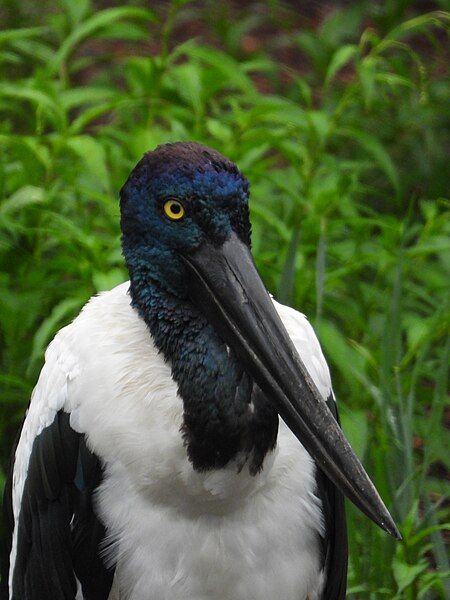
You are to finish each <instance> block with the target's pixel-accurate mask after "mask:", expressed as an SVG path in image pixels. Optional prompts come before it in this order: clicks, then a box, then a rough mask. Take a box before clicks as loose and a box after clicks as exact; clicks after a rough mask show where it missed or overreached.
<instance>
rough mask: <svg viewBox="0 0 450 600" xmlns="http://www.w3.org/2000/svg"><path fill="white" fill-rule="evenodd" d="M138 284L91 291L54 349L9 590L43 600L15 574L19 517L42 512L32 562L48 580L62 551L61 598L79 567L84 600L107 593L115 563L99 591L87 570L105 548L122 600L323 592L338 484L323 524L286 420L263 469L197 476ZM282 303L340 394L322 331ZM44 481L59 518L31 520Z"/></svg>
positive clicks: (303, 353) (238, 467)
mask: <svg viewBox="0 0 450 600" xmlns="http://www.w3.org/2000/svg"><path fill="white" fill-rule="evenodd" d="M128 285H129V284H128V283H124V284H122V285H120V286H118V287H117V288H115V289H114V290H111V291H110V292H106V293H103V294H101V295H100V296H98V297H95V298H93V299H91V301H90V302H89V303H88V304H87V305H86V307H85V308H84V309H83V311H82V312H81V313H80V315H79V316H78V317H77V319H75V321H74V322H73V323H72V324H71V325H69V326H68V327H66V328H64V329H62V330H61V331H60V332H59V333H58V335H57V336H56V338H55V340H54V341H53V342H52V343H51V344H50V346H49V348H48V350H47V353H46V363H45V366H44V368H43V370H42V373H41V376H40V378H39V382H38V384H37V386H36V389H35V390H34V392H33V397H32V400H31V403H30V408H29V411H28V414H27V417H26V420H25V423H24V428H23V431H22V435H21V438H20V441H19V444H18V447H17V451H16V455H15V467H14V475H13V483H12V508H13V511H12V513H13V519H14V533H13V542H12V550H11V554H10V560H11V569H10V578H9V586H10V590H11V591H12V595H11V597H12V598H14V597H20V598H21V600H28V598H33V599H34V598H35V597H36V596H33V595H32V592H31V591H30V592H27V593H29V594H31V595H29V596H27V595H20V596H17V594H16V590H15V586H20V585H25V583H23V582H20V581H19V576H17V577H16V575H14V577H13V573H19V572H21V570H23V569H22V567H20V566H18V565H22V563H23V560H24V559H23V556H24V552H25V553H26V552H27V551H26V550H25V547H24V545H23V544H24V543H25V542H22V534H21V522H22V521H25V519H30V518H31V520H30V521H27V522H26V524H27V527H26V531H27V532H28V531H29V528H31V529H32V531H33V534H32V541H33V543H35V544H36V545H35V547H34V548H33V549H32V551H31V552H32V556H33V566H34V567H35V569H36V573H37V574H39V576H42V577H44V580H45V581H47V584H48V579H46V568H47V567H46V565H45V564H44V563H45V562H46V561H48V560H51V557H52V556H53V557H54V558H55V564H54V566H52V577H53V576H54V577H55V578H60V580H61V581H64V586H62V588H63V589H64V593H66V594H67V595H66V596H61V597H63V598H66V597H67V598H72V597H74V596H75V594H76V589H75V588H76V579H75V578H73V579H71V577H70V571H71V564H72V568H73V573H76V575H77V578H78V579H79V581H81V583H82V585H83V582H84V587H83V593H84V595H85V598H101V597H103V596H100V595H98V596H96V595H95V594H96V593H104V592H105V589H106V588H107V586H108V582H109V584H110V579H108V578H110V577H112V571H111V570H107V569H105V574H104V582H105V585H104V586H103V587H102V590H101V592H97V591H95V590H94V588H92V587H91V588H90V587H89V586H92V585H93V578H92V577H91V578H90V577H89V574H88V573H87V571H89V564H91V565H94V564H95V569H100V568H103V563H102V559H101V558H99V553H98V552H97V553H95V552H94V554H93V555H92V556H91V557H90V559H89V560H88V559H87V557H88V556H90V555H89V553H87V552H86V548H87V547H90V548H94V547H95V548H98V547H99V546H101V548H102V550H101V552H102V553H103V554H102V556H103V555H104V556H105V560H106V561H107V565H108V566H110V567H113V566H116V572H115V577H114V583H113V589H112V590H111V596H110V597H111V598H114V599H115V600H117V599H119V598H120V600H127V599H130V600H131V599H132V600H144V599H145V600H147V599H148V598H149V594H151V596H150V597H154V598H158V600H164V599H167V600H169V599H170V600H177V599H180V600H181V599H183V600H194V599H195V600H200V599H205V600H206V599H208V600H213V599H216V598H217V599H220V600H240V599H242V600H244V599H245V600H248V599H250V598H251V599H254V600H266V599H269V598H275V597H277V598H282V599H283V600H306V598H308V599H309V600H314V599H318V598H320V597H321V590H322V587H323V584H324V580H325V574H324V571H323V566H324V562H325V572H326V574H328V577H329V573H330V572H331V570H332V569H333V564H331V563H330V559H329V557H330V556H336V553H335V552H334V553H333V552H331V553H330V550H329V549H328V550H327V549H326V548H325V550H324V546H323V544H322V543H321V539H325V538H326V533H327V532H326V531H325V527H327V528H328V527H330V523H331V521H330V516H331V515H334V516H336V515H337V514H338V513H337V512H335V508H334V504H333V503H334V502H335V497H334V496H333V494H332V493H331V492H330V490H331V488H330V487H329V486H330V485H331V484H329V482H328V483H327V482H325V486H324V485H319V492H320V495H321V496H322V495H323V494H325V495H324V503H323V506H324V508H325V511H326V514H325V518H324V514H323V513H322V510H321V501H320V499H319V498H318V496H317V491H318V488H317V483H316V472H315V466H314V463H313V461H312V459H311V457H310V456H309V454H308V453H307V452H306V451H305V449H304V448H303V447H302V445H301V444H300V443H299V442H298V440H297V439H296V438H295V437H294V435H293V434H292V433H291V432H290V430H289V429H288V428H287V427H286V426H285V425H284V423H283V422H282V421H281V420H280V426H279V433H278V440H277V446H276V449H275V450H274V451H273V452H271V453H269V454H268V455H267V457H266V459H265V461H264V465H263V468H262V470H261V471H260V472H259V473H258V474H257V475H252V474H251V473H250V471H249V465H248V464H244V465H243V466H242V464H237V463H238V462H239V461H234V462H233V463H232V464H229V465H227V466H226V467H225V468H224V469H220V470H213V471H207V472H197V471H194V470H193V469H192V465H191V464H190V462H189V460H188V458H187V455H186V449H185V448H184V446H183V440H182V437H181V435H180V428H181V426H182V419H183V407H182V401H181V399H180V398H179V396H178V394H177V386H176V384H175V382H174V381H173V378H172V375H171V369H170V365H169V364H167V363H166V362H165V361H164V359H163V357H162V355H161V354H160V353H159V352H158V351H157V349H156V348H155V346H154V344H153V342H152V339H151V336H150V334H149V331H148V329H147V327H146V326H145V324H144V322H143V321H142V320H141V319H140V318H139V317H138V315H137V312H136V311H135V310H134V309H133V308H131V306H130V298H129V296H128V294H127V290H128ZM275 306H276V308H277V310H278V312H279V314H280V316H281V318H282V320H283V322H284V324H285V326H286V328H287V330H288V333H289V334H290V336H291V338H292V340H293V342H294V344H295V346H296V348H297V350H298V352H299V354H300V357H301V358H302V360H303V362H304V364H305V366H306V368H307V369H308V371H309V373H310V375H311V377H312V378H313V379H314V381H315V383H316V385H317V388H318V390H319V392H320V393H321V394H322V396H323V397H324V398H328V397H329V396H330V394H331V382H330V375H329V371H328V367H327V365H326V362H325V360H324V358H323V355H322V351H321V349H320V345H319V343H318V341H317V338H316V336H315V334H314V331H313V329H312V327H311V326H310V324H309V323H308V321H307V319H306V317H304V316H303V315H301V314H300V313H298V312H296V311H294V310H293V309H290V308H287V307H284V306H282V305H279V304H277V303H275ZM60 411H63V412H60ZM63 421H64V424H65V426H67V428H68V429H67V431H68V432H67V431H66V434H65V435H64V436H63V438H62V437H61V435H58V432H59V434H60V433H61V426H59V430H58V431H57V432H55V431H53V429H52V428H53V424H54V423H55V422H57V423H60V424H61V423H62V422H63ZM47 431H48V432H47ZM35 440H41V441H40V442H36V441H35ZM44 441H45V443H44ZM74 457H76V462H75V464H74ZM83 457H84V458H83ZM100 465H103V466H104V469H103V471H102V469H101V467H100ZM36 478H37V479H36ZM32 482H34V483H33V485H35V486H37V487H39V489H40V495H41V496H42V497H43V498H45V502H46V503H47V504H48V505H53V504H55V503H56V505H57V510H56V512H55V514H54V515H53V514H50V513H49V512H47V513H46V519H44V518H43V517H42V518H41V516H40V513H39V519H36V518H33V517H35V515H36V505H35V502H36V500H35V499H34V498H33V495H32V494H31V495H30V494H29V493H28V488H29V487H30V486H32ZM327 486H328V487H327ZM94 489H96V491H95V493H93V490H94ZM30 515H31V517H30ZM327 515H328V516H327ZM68 518H69V525H70V523H72V531H71V530H70V527H69V530H67V520H68ZM53 519H54V520H53ZM102 523H104V525H105V527H106V535H104V530H103V525H102ZM55 526H56V527H57V529H58V531H53V529H54V528H55ZM45 527H47V528H48V530H49V531H52V533H53V535H52V536H51V541H52V544H53V543H55V544H57V545H59V546H61V545H64V544H65V543H67V539H66V537H65V536H67V535H70V545H73V547H74V549H75V556H76V557H78V558H75V560H74V559H73V557H71V556H67V555H66V554H65V553H64V552H62V553H61V554H60V555H58V557H55V556H54V553H55V548H56V546H52V545H51V546H50V547H49V546H47V545H46V544H47V543H49V542H50V540H47V541H46V540H44V541H43V538H42V531H43V528H45ZM74 532H75V533H74ZM27 535H29V534H28V533H27ZM86 536H87V537H86ZM104 537H105V540H104V541H103V542H102V541H101V540H102V538H104ZM23 539H25V538H23ZM87 539H88V542H87V541H86V540H87ZM339 539H340V540H341V541H342V539H343V538H339ZM35 540H36V541H35ZM92 540H94V541H92ZM44 542H45V543H44ZM27 543H28V542H27ZM345 552H346V548H345ZM35 555H36V556H35ZM29 556H30V555H29ZM28 560H29V558H28ZM71 560H72V563H71V562H70V561H71ZM94 560H97V563H94V562H92V561H94ZM333 560H335V559H333ZM341 563H342V561H341ZM341 563H339V564H337V566H338V568H339V569H340V570H341V576H340V579H341V581H343V580H344V579H345V572H344V565H343V564H341ZM345 564H346V561H345ZM18 569H19V570H18ZM68 574H69V575H68ZM25 581H26V579H25ZM89 581H90V583H89ZM74 586H75V587H74ZM17 589H19V588H17ZM21 589H23V588H21ZM74 590H75V591H74ZM89 590H91V591H89ZM92 590H94V591H92ZM46 593H47V591H46ZM70 594H72V596H71V595H70ZM41 597H52V598H53V597H55V598H57V597H58V596H52V595H51V594H50V595H48V594H47V595H46V596H45V595H44V596H41ZM343 597H344V596H342V595H341V596H339V595H335V596H330V598H336V599H338V598H343ZM326 598H327V600H328V596H326Z"/></svg>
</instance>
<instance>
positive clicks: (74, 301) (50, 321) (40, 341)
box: [27, 298, 85, 374]
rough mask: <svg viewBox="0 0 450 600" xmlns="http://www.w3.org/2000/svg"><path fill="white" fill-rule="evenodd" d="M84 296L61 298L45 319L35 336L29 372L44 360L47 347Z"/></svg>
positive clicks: (80, 303)
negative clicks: (38, 362)
mask: <svg viewBox="0 0 450 600" xmlns="http://www.w3.org/2000/svg"><path fill="white" fill-rule="evenodd" d="M84 301H85V299H84V298H66V299H65V300H61V302H59V303H58V304H57V305H56V306H55V307H54V308H53V310H52V312H51V314H50V316H48V317H47V318H46V319H44V320H43V322H42V323H41V325H40V327H39V328H38V330H37V331H36V333H35V335H34V337H33V345H32V351H31V356H30V360H29V363H28V370H27V373H28V374H30V373H31V372H32V371H33V368H34V366H35V364H36V362H37V361H40V360H42V357H43V356H44V351H45V348H46V347H47V345H48V343H49V342H50V340H51V338H52V336H53V335H54V334H55V333H56V331H57V330H58V328H59V327H60V326H61V324H62V322H64V321H67V319H68V318H70V317H71V316H72V315H74V313H75V312H76V311H77V309H79V308H80V307H81V306H82V305H83V303H84Z"/></svg>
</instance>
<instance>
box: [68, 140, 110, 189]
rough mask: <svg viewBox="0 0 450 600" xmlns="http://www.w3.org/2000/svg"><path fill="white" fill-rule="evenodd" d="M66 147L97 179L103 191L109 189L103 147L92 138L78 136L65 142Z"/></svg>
mask: <svg viewBox="0 0 450 600" xmlns="http://www.w3.org/2000/svg"><path fill="white" fill-rule="evenodd" d="M66 144H67V146H68V147H69V148H70V149H71V150H73V151H74V152H75V153H76V154H77V155H78V156H79V158H80V159H81V160H82V161H83V162H84V164H85V165H86V167H87V169H88V170H89V171H90V172H91V173H92V174H93V175H94V177H95V178H97V179H98V180H99V181H100V183H101V184H102V187H103V188H104V189H109V186H110V182H109V173H108V168H107V166H106V156H105V151H104V149H103V146H102V145H101V144H100V143H99V142H97V140H95V139H94V138H93V137H90V136H88V135H79V136H75V137H72V138H70V139H68V140H67V142H66Z"/></svg>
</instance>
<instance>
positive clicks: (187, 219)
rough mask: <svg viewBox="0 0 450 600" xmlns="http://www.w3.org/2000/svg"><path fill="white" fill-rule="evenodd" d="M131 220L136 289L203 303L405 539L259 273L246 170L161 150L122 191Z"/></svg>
mask: <svg viewBox="0 0 450 600" xmlns="http://www.w3.org/2000/svg"><path fill="white" fill-rule="evenodd" d="M121 214H122V218H121V225H122V234H123V238H122V239H123V248H124V255H125V259H126V262H127V266H128V269H129V271H130V278H131V282H132V286H133V285H137V286H143V285H144V286H145V285H157V286H159V288H161V289H163V290H164V291H165V293H168V294H170V295H171V297H172V298H175V299H179V300H180V301H183V302H186V301H187V302H191V303H192V304H194V305H195V307H196V308H197V309H198V310H199V311H200V312H201V313H203V316H204V317H206V319H207V320H208V321H209V323H210V324H211V325H212V327H213V328H214V329H215V331H216V332H217V334H218V336H219V337H220V338H221V339H222V340H223V342H225V343H226V344H227V345H228V346H229V347H230V348H232V350H233V351H234V353H235V355H236V356H237V357H239V359H240V361H241V363H242V365H243V366H244V369H245V370H246V372H247V373H248V375H249V376H251V377H252V378H253V380H254V382H255V383H256V384H257V385H258V386H259V388H261V390H262V391H263V392H264V393H265V395H266V397H267V399H268V400H269V401H271V402H272V403H273V405H274V407H275V408H276V410H277V411H278V413H279V415H280V416H281V417H282V418H283V420H284V421H285V422H286V424H287V425H288V426H289V428H290V429H291V430H292V432H293V433H294V435H295V436H296V437H297V438H298V440H299V441H300V442H301V443H302V444H303V446H304V447H305V448H306V450H307V451H308V452H309V453H310V455H311V456H312V457H313V458H314V460H315V461H316V464H317V465H318V467H319V468H320V469H322V471H323V472H324V473H325V474H326V475H327V476H328V477H329V479H331V481H333V483H334V484H335V485H336V486H337V488H339V489H340V490H341V491H342V492H343V493H344V494H345V495H346V496H347V497H348V498H349V499H350V500H352V501H353V502H354V503H355V504H356V506H358V508H360V509H361V510H362V511H363V512H364V513H365V514H366V515H368V516H369V517H370V518H371V519H372V520H373V521H374V522H375V523H377V524H378V525H379V526H380V527H382V528H383V529H385V530H386V531H387V532H389V533H391V534H392V535H394V536H395V537H399V533H398V531H397V528H396V526H395V524H394V522H393V520H392V517H391V516H390V514H389V512H388V510H387V509H386V507H385V506H384V504H383V501H382V500H381V498H380V496H379V495H378V492H377V491H376V489H375V487H374V485H373V484H372V482H371V481H370V479H369V477H368V475H367V473H366V472H365V470H364V468H363V466H362V465H361V463H360V461H359V460H358V458H357V457H356V455H355V454H354V452H353V450H352V448H351V447H350V445H349V443H348V442H347V440H346V438H345V437H344V435H343V433H342V430H341V429H340V427H339V425H338V423H337V422H336V420H335V418H334V417H333V415H332V413H331V411H330V410H329V408H328V406H327V403H326V401H325V399H324V398H322V397H321V395H320V393H319V392H318V390H317V388H316V386H315V384H314V382H313V380H312V379H311V377H310V376H309V374H308V372H307V370H306V368H305V366H304V364H303V363H302V361H301V359H300V357H299V355H298V353H297V351H296V349H295V347H294V345H293V343H292V341H291V340H290V338H289V335H288V333H287V331H286V329H285V328H284V325H283V323H282V321H281V320H280V317H279V316H278V313H277V311H276V310H275V308H274V305H273V303H272V300H271V298H270V296H269V294H268V293H267V290H266V289H265V287H264V284H263V283H262V281H261V279H260V277H259V275H258V272H257V270H256V268H255V265H254V262H253V259H252V256H251V252H250V223H249V217H248V183H247V181H246V179H245V178H244V177H243V176H242V175H241V174H240V172H239V171H238V169H237V167H236V166H235V165H234V164H233V163H232V162H230V161H229V160H227V159H226V158H224V157H223V156H221V155H220V154H219V153H218V152H216V151H214V150H211V149H209V148H206V147H204V146H201V145H200V144H195V143H177V144H166V145H163V146H160V147H158V148H157V149H156V150H154V151H153V152H149V153H147V154H146V155H145V156H144V158H143V159H142V160H141V161H140V162H139V163H138V165H137V166H136V168H135V169H134V170H133V172H132V173H131V175H130V177H129V178H128V180H127V182H126V183H125V185H124V187H123V188H122V191H121ZM144 280H145V281H144Z"/></svg>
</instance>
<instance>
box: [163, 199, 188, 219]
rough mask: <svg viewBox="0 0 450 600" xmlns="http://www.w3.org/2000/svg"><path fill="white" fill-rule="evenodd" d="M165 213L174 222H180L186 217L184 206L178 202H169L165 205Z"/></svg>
mask: <svg viewBox="0 0 450 600" xmlns="http://www.w3.org/2000/svg"><path fill="white" fill-rule="evenodd" d="M164 213H165V215H166V217H169V219H171V220H172V221H179V220H180V219H182V218H183V217H184V213H185V210H184V206H183V205H182V204H181V202H178V200H167V201H166V202H165V203H164Z"/></svg>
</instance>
